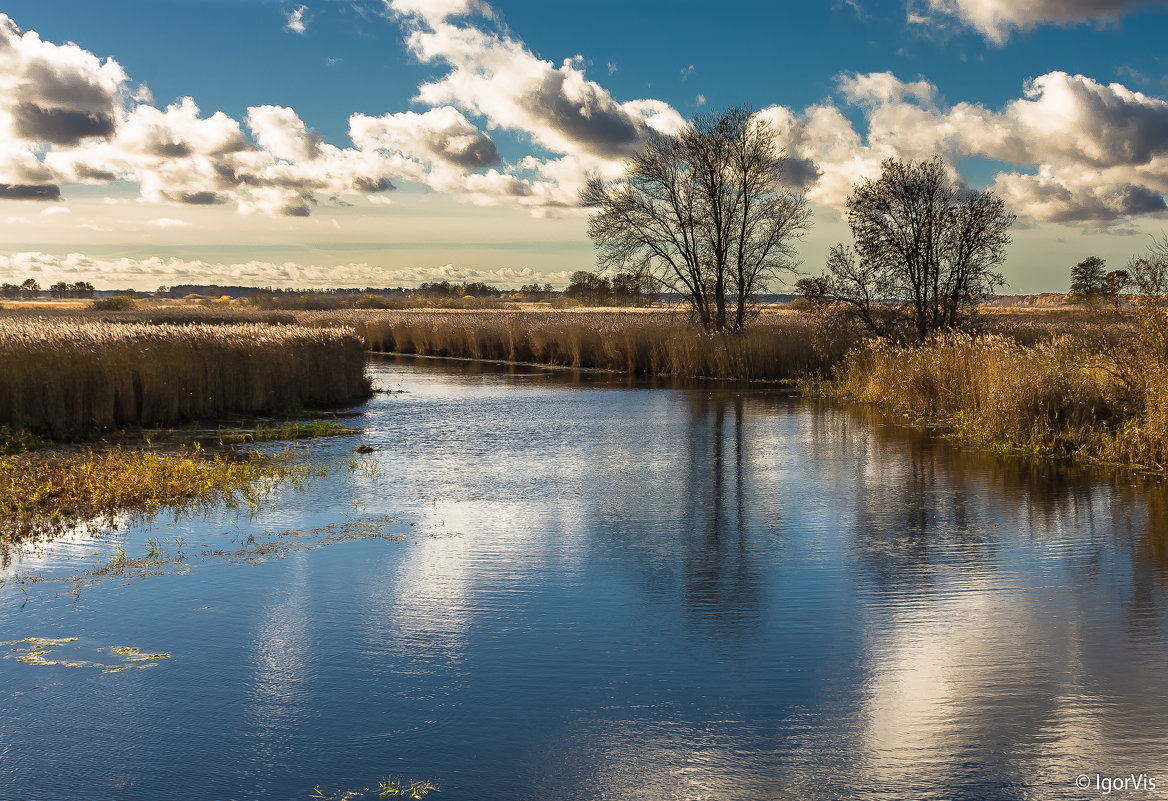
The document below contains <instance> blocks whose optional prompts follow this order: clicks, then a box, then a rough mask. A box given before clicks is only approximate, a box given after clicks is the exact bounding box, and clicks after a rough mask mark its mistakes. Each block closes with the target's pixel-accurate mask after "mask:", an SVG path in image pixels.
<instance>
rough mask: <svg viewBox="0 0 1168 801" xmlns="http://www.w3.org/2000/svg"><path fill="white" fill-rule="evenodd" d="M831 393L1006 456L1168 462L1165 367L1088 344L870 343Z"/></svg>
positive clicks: (997, 340) (955, 337) (853, 356)
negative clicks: (920, 421)
mask: <svg viewBox="0 0 1168 801" xmlns="http://www.w3.org/2000/svg"><path fill="white" fill-rule="evenodd" d="M1136 336H1138V334H1137V335H1136ZM1133 376H1135V377H1136V378H1138V380H1133ZM832 389H833V391H834V392H835V393H836V394H839V395H842V396H844V397H850V398H854V399H857V400H860V401H864V402H869V403H876V404H879V405H881V406H884V407H886V408H889V409H895V410H898V411H903V412H908V413H910V414H911V415H913V416H916V417H919V418H921V419H923V420H928V421H932V422H935V423H939V424H942V425H944V426H946V427H947V428H948V430H949V431H950V432H951V434H952V435H953V436H954V437H955V438H957V439H960V440H962V441H965V442H970V443H975V444H981V445H989V446H992V447H994V448H995V449H996V450H999V451H1003V452H1025V453H1031V454H1035V455H1044V454H1050V455H1057V454H1074V455H1077V456H1079V457H1082V458H1086V459H1090V460H1102V461H1107V462H1115V463H1124V464H1133V465H1143V466H1147V467H1152V468H1157V469H1163V468H1164V467H1165V466H1166V465H1168V364H1166V363H1165V361H1164V360H1163V359H1159V358H1143V359H1139V360H1138V361H1135V360H1132V359H1126V358H1125V357H1124V356H1122V355H1118V354H1117V353H1115V352H1109V351H1108V350H1106V349H1101V348H1098V347H1094V346H1092V345H1090V344H1088V342H1087V341H1086V340H1084V339H1083V338H1071V337H1059V338H1056V339H1054V340H1052V341H1050V342H1044V343H1038V344H1035V345H1030V346H1025V345H1019V344H1018V343H1017V342H1016V341H1014V340H1012V339H1008V338H1006V337H1001V336H992V335H991V336H984V337H972V336H969V335H965V334H947V335H944V336H940V337H937V338H936V339H934V340H933V341H931V342H929V343H926V344H925V345H922V346H898V345H892V344H888V343H885V342H871V343H867V344H865V345H863V346H861V347H859V348H856V349H855V350H853V351H851V352H850V353H848V354H847V356H845V357H844V359H843V361H842V362H841V363H840V365H839V366H838V367H837V368H836V370H835V372H834V382H833V385H832Z"/></svg>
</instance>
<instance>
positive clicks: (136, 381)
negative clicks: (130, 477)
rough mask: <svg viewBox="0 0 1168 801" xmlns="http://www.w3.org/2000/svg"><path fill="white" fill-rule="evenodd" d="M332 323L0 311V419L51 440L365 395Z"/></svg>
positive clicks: (346, 343)
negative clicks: (184, 321) (178, 321)
mask: <svg viewBox="0 0 1168 801" xmlns="http://www.w3.org/2000/svg"><path fill="white" fill-rule="evenodd" d="M363 350H364V349H363V346H362V341H361V340H360V339H359V338H358V337H357V336H356V335H355V334H354V332H353V331H351V330H346V329H343V328H335V327H333V328H324V327H321V328H308V327H303V326H275V325H268V324H257V323H240V324H235V325H222V324H219V325H209V324H205V323H193V324H189V325H175V324H170V323H162V324H148V323H141V322H138V323H128V322H103V321H98V320H93V319H86V318H85V317H76V316H53V317H31V316H5V317H3V318H0V376H3V381H2V382H0V424H2V425H7V426H9V427H11V428H12V429H14V430H20V429H24V430H28V431H31V432H33V433H36V434H40V435H43V436H47V437H51V438H53V439H76V438H81V437H85V436H88V435H90V434H92V433H94V432H97V431H102V430H108V429H111V428H114V427H120V426H146V427H165V426H172V425H177V424H182V423H186V422H190V421H193V420H199V419H214V418H219V417H223V416H226V415H236V414H238V415H259V414H268V413H271V412H273V411H276V410H279V409H299V408H311V407H321V406H330V405H338V404H344V403H351V402H354V401H357V400H360V399H363V398H365V397H368V395H369V392H370V386H369V381H368V379H367V378H366V377H365V365H364V353H363Z"/></svg>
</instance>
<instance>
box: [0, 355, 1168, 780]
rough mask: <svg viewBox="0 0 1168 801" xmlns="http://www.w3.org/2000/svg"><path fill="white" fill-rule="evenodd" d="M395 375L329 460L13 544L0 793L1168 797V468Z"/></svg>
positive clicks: (590, 382) (0, 722)
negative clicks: (217, 503) (156, 516)
mask: <svg viewBox="0 0 1168 801" xmlns="http://www.w3.org/2000/svg"><path fill="white" fill-rule="evenodd" d="M371 370H372V372H373V374H374V376H375V378H376V385H377V387H378V388H379V389H381V390H385V392H383V393H382V394H378V395H377V396H376V397H375V398H374V399H373V400H372V401H370V402H369V403H368V404H367V405H366V406H365V407H363V410H364V417H363V418H359V419H358V422H359V423H360V424H362V425H364V426H366V432H365V434H364V435H363V436H362V437H360V439H359V440H358V439H355V438H344V439H337V440H332V441H323V440H322V441H316V442H313V443H312V444H311V449H312V453H313V459H315V460H316V461H317V462H318V463H320V464H322V465H325V466H326V467H327V468H328V472H327V475H326V476H324V477H319V478H317V479H315V480H313V481H312V482H311V483H310V484H309V485H308V486H307V487H304V488H299V489H298V488H292V487H281V488H277V489H276V490H275V491H274V493H273V495H272V497H271V499H270V504H269V505H267V506H264V507H262V508H260V509H258V510H247V509H220V510H215V511H213V512H212V513H210V514H207V515H202V514H200V515H197V516H195V517H193V518H180V519H178V520H159V521H156V522H155V523H153V524H151V525H136V526H130V527H129V528H126V529H123V530H122V531H117V532H109V533H105V534H102V535H100V536H88V535H77V536H74V537H69V538H66V539H64V540H61V541H58V542H55V543H51V544H47V545H42V546H38V547H36V548H29V549H26V550H25V551H23V552H18V553H9V554H8V555H7V558H6V561H5V562H4V564H3V566H2V567H0V578H2V579H3V585H2V586H0V641H4V642H9V643H10V644H7V645H4V646H0V656H3V657H4V658H3V659H0V710H2V714H0V798H3V799H17V798H20V799H75V798H91V799H150V800H151V801H164V800H166V799H176V800H177V799H184V800H185V799H192V798H199V799H253V798H256V799H258V798H263V799H308V798H310V797H313V794H314V793H319V795H323V796H325V797H332V798H340V797H344V794H346V793H355V795H352V796H349V797H350V798H375V797H377V792H376V788H377V786H378V782H379V781H382V780H385V779H387V778H393V779H395V780H399V781H404V782H408V781H410V780H422V779H428V780H433V781H434V782H435V783H436V784H437V785H438V786H439V787H440V790H441V792H440V794H438V795H436V796H434V797H436V798H440V799H443V801H455V800H457V799H533V800H534V799H540V800H541V801H549V800H551V801H556V800H558V799H564V800H565V801H568V800H569V799H601V798H603V799H772V798H773V799H780V798H784V799H785V798H807V799H842V798H877V799H880V798H887V799H907V798H913V799H988V798H1019V799H1061V798H1100V797H1102V796H1103V795H1104V793H1103V785H1104V783H1106V782H1110V781H1113V780H1114V779H1116V778H1117V777H1129V776H1133V777H1134V778H1135V779H1136V780H1137V781H1142V786H1141V788H1140V789H1131V785H1130V782H1131V780H1130V779H1129V786H1128V789H1126V790H1124V791H1122V792H1113V793H1111V795H1112V797H1138V798H1162V797H1168V636H1166V635H1168V614H1166V603H1168V597H1166V589H1168V493H1166V491H1165V487H1164V485H1163V484H1161V483H1159V482H1155V481H1144V480H1143V479H1140V478H1139V477H1137V476H1134V475H1132V474H1121V475H1118V476H1115V477H1110V476H1105V475H1100V474H1087V473H1084V472H1080V471H1076V470H1073V469H1064V468H1056V467H1052V466H1049V465H1034V464H1030V463H1010V462H1005V461H1002V460H1000V459H997V458H994V457H990V456H986V455H982V454H976V453H968V452H962V451H960V450H957V449H955V448H953V447H951V446H949V445H947V444H945V443H936V442H930V441H928V440H927V439H925V438H923V437H921V436H919V435H918V434H916V433H914V432H911V431H906V430H904V429H900V428H897V427H893V426H889V425H886V424H883V423H881V422H880V421H879V420H876V419H872V420H870V419H867V418H865V417H863V416H861V415H858V414H856V413H855V412H851V411H847V410H843V409H838V408H834V407H831V406H819V405H816V404H813V403H808V402H805V401H802V400H800V399H798V398H796V397H794V396H792V395H791V394H789V393H785V392H783V391H779V390H762V389H750V390H746V389H741V388H727V387H719V386H713V385H711V386H697V387H692V386H691V387H688V388H686V387H656V388H652V387H647V386H646V385H644V384H642V383H638V382H634V381H627V380H625V379H613V378H612V377H605V376H599V375H580V374H574V373H565V372H562V371H559V372H551V371H541V370H535V369H530V370H525V369H519V368H499V367H489V366H482V365H475V364H467V363H439V362H433V361H412V360H406V359H397V360H395V359H379V360H374V361H373V362H371ZM359 442H364V443H366V444H368V445H370V446H372V447H373V448H375V449H376V450H375V451H374V452H373V453H370V454H355V453H354V452H353V451H354V448H355V447H356V445H357V444H358V443H359ZM148 540H150V541H153V543H154V546H153V547H156V549H157V554H155V555H153V556H151V557H150V558H147V553H148V551H150V549H151V547H152V546H149V545H147V541H148ZM119 546H120V547H121V548H122V549H123V551H124V553H125V554H126V555H127V556H128V557H130V558H132V559H135V560H140V562H135V563H133V564H131V565H130V567H128V568H121V569H116V570H109V569H106V570H103V568H108V567H109V565H110V562H111V559H112V558H113V557H114V556H115V555H116V553H117V552H116V550H115V549H116V547H119ZM73 638H76V639H73ZM26 640H30V641H26ZM13 641H25V642H13ZM50 641H51V642H50ZM133 649H138V650H137V651H134V650H133ZM54 663H55V664H54ZM1097 774H1098V776H1097ZM1140 774H1145V777H1144V779H1143V780H1139V779H1138V777H1139V776H1140ZM1081 775H1085V776H1086V778H1087V784H1088V785H1089V786H1088V787H1087V788H1086V789H1079V788H1077V787H1076V779H1077V777H1079V776H1081ZM1149 782H1151V783H1152V784H1154V789H1153V788H1151V787H1149V786H1148V785H1149ZM317 797H319V796H317Z"/></svg>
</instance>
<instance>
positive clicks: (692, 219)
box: [580, 108, 809, 331]
mask: <svg viewBox="0 0 1168 801" xmlns="http://www.w3.org/2000/svg"><path fill="white" fill-rule="evenodd" d="M781 163H782V161H781V159H780V156H779V152H778V149H777V147H776V145H775V137H774V132H773V131H772V130H771V128H770V125H769V124H768V123H767V122H766V121H765V120H761V119H759V118H758V117H756V116H755V115H754V114H753V113H752V112H751V111H750V109H747V108H731V109H730V110H728V111H726V112H724V113H723V114H720V115H702V116H698V117H695V118H694V120H693V122H692V123H690V124H689V125H688V126H687V127H686V128H685V130H683V131H682V132H681V133H680V134H678V135H677V136H674V137H669V136H656V137H654V138H652V139H650V140H649V142H648V143H647V144H646V145H645V147H644V148H643V149H642V150H641V151H640V152H639V153H637V154H635V155H634V156H633V157H632V158H631V159H630V160H629V163H628V166H627V168H626V171H625V175H624V177H622V178H621V179H619V180H617V181H614V182H610V183H606V182H605V181H603V180H601V179H600V178H593V179H591V180H590V181H589V182H588V184H587V186H586V187H585V188H584V191H583V192H582V193H581V198H580V199H581V202H582V203H583V205H584V206H586V207H589V208H594V209H596V210H597V211H596V214H594V215H593V217H592V220H591V222H590V224H589V226H588V235H589V236H590V237H592V240H593V242H594V243H595V244H596V248H597V252H598V255H597V261H598V263H599V265H600V267H601V268H602V269H614V270H630V269H631V270H633V271H635V272H637V273H639V274H643V275H648V276H651V277H652V278H654V279H655V280H656V281H657V282H658V283H659V284H660V285H661V286H662V287H663V288H664V289H665V290H666V291H670V292H675V293H677V294H679V295H681V296H682V297H684V298H685V299H686V300H687V301H688V302H689V305H690V309H691V311H692V313H693V316H694V318H695V319H696V320H697V322H699V323H700V324H701V326H702V327H703V328H704V329H705V330H707V331H738V330H741V329H742V328H743V327H744V326H745V325H746V324H747V323H748V322H749V321H750V319H751V317H752V315H753V313H754V305H753V302H754V300H755V299H756V296H757V295H758V293H759V292H760V291H762V290H764V289H765V288H766V287H767V286H768V285H769V283H770V282H771V281H772V280H774V279H775V278H776V277H777V276H778V274H779V273H782V272H788V271H793V270H794V262H793V256H794V247H793V240H794V239H796V238H798V237H799V236H801V235H802V234H803V232H804V231H805V230H806V229H807V226H808V220H809V213H808V210H807V203H806V201H805V200H804V198H803V196H802V195H799V194H794V193H789V192H785V191H784V190H783V189H782V187H781V185H780V177H781V169H780V167H781Z"/></svg>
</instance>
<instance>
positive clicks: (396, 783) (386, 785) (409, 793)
mask: <svg viewBox="0 0 1168 801" xmlns="http://www.w3.org/2000/svg"><path fill="white" fill-rule="evenodd" d="M431 792H435V793H436V792H438V786H437V785H436V784H434V783H433V782H431V781H428V780H425V779H423V780H421V781H402V780H401V779H392V778H390V779H386V780H385V781H382V782H378V785H377V795H378V797H379V798H424V797H425V796H426V795H427V794H428V793H431Z"/></svg>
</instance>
